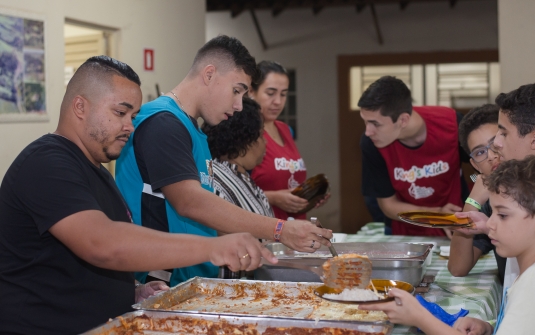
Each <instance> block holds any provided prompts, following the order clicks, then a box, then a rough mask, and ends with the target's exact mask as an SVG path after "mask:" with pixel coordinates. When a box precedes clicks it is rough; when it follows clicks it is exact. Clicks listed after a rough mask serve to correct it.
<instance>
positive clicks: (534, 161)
mask: <svg viewBox="0 0 535 335" xmlns="http://www.w3.org/2000/svg"><path fill="white" fill-rule="evenodd" d="M483 184H484V185H485V187H486V188H487V189H488V190H489V192H492V193H496V194H500V193H501V194H504V195H506V196H509V197H511V198H513V200H514V201H516V202H517V203H518V204H519V205H520V206H521V207H522V208H524V210H526V212H528V213H529V215H530V216H531V217H534V216H535V156H527V157H526V158H524V159H523V160H516V159H511V160H508V161H505V162H503V163H501V164H500V165H499V166H498V167H497V168H496V170H494V172H492V173H491V174H490V176H488V177H484V179H483Z"/></svg>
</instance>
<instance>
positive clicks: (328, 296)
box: [314, 279, 414, 305]
mask: <svg viewBox="0 0 535 335" xmlns="http://www.w3.org/2000/svg"><path fill="white" fill-rule="evenodd" d="M391 288H398V289H401V290H404V291H407V292H409V293H410V294H414V286H412V285H411V284H409V283H407V282H404V281H400V280H389V279H372V280H371V281H370V285H368V287H367V288H366V289H359V288H356V287H353V288H344V289H343V290H337V289H334V288H331V287H328V286H325V285H322V286H319V287H317V288H316V289H315V290H314V294H316V295H317V296H318V297H320V298H322V299H325V300H329V301H333V302H339V303H344V304H357V305H363V304H375V303H383V302H388V301H392V300H394V297H389V296H388V291H389V290H390V289H391Z"/></svg>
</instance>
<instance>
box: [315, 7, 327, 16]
mask: <svg viewBox="0 0 535 335" xmlns="http://www.w3.org/2000/svg"><path fill="white" fill-rule="evenodd" d="M323 8H325V6H313V7H312V13H314V15H318V14H319V12H321V11H322V10H323Z"/></svg>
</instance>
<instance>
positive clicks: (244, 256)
mask: <svg viewBox="0 0 535 335" xmlns="http://www.w3.org/2000/svg"><path fill="white" fill-rule="evenodd" d="M247 257H249V254H245V255H243V256H241V258H243V259H245V258H247Z"/></svg>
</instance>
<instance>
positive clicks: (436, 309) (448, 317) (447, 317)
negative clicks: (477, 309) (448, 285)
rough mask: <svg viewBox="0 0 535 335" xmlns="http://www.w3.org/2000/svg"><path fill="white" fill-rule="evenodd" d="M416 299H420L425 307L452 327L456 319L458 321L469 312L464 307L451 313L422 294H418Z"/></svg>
mask: <svg viewBox="0 0 535 335" xmlns="http://www.w3.org/2000/svg"><path fill="white" fill-rule="evenodd" d="M416 299H417V300H418V302H420V305H422V306H424V308H425V309H427V310H428V311H429V312H430V313H431V314H433V315H434V316H435V317H436V318H437V319H439V320H440V321H442V322H444V323H445V324H447V325H449V326H450V327H451V326H453V324H454V323H455V321H457V319H458V318H460V317H463V316H466V315H467V314H468V311H467V310H466V309H462V308H461V310H460V311H459V312H458V313H456V314H449V313H448V312H446V311H445V310H443V309H442V307H440V306H439V305H437V304H435V303H432V302H429V301H427V300H425V299H424V298H423V297H422V296H421V295H417V296H416Z"/></svg>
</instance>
